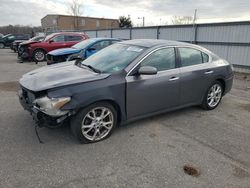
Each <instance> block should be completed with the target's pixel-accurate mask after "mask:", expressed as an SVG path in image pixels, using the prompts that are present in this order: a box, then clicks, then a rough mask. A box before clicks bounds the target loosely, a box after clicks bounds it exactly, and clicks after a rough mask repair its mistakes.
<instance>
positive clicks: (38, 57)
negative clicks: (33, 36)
mask: <svg viewBox="0 0 250 188" xmlns="http://www.w3.org/2000/svg"><path fill="white" fill-rule="evenodd" d="M45 54H46V52H45V51H44V50H42V49H37V50H35V51H34V52H33V55H32V58H33V60H34V61H35V62H41V61H44V60H45Z"/></svg>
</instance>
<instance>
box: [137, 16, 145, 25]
mask: <svg viewBox="0 0 250 188" xmlns="http://www.w3.org/2000/svg"><path fill="white" fill-rule="evenodd" d="M138 19H142V27H144V26H145V17H144V16H143V17H138Z"/></svg>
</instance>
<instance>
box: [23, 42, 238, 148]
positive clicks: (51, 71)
mask: <svg viewBox="0 0 250 188" xmlns="http://www.w3.org/2000/svg"><path fill="white" fill-rule="evenodd" d="M232 82H233V71H232V67H231V65H230V64H229V63H228V62H227V61H226V60H223V59H221V58H219V57H218V56H217V55H215V54H213V53H212V52H210V51H208V50H207V49H205V48H202V47H200V46H196V45H192V44H188V43H181V42H175V41H166V40H130V41H124V42H120V43H117V44H114V45H112V46H110V47H107V48H105V49H103V50H101V51H99V52H98V53H96V54H94V55H93V56H91V57H89V58H88V59H86V60H84V61H76V62H71V63H62V64H59V65H53V66H47V67H43V68H40V69H37V70H34V71H31V72H29V73H27V74H25V75H23V77H22V78H21V79H20V85H21V88H22V89H21V90H20V91H19V99H20V102H21V104H22V105H23V107H24V109H26V110H28V111H30V112H31V114H32V115H33V117H34V119H35V120H36V122H37V123H38V125H39V126H48V127H54V126H59V125H61V124H63V123H64V122H68V121H67V120H70V124H71V129H72V132H73V134H74V135H75V136H76V137H77V138H78V139H79V140H80V141H81V142H83V143H91V142H96V141H100V140H103V139H105V138H107V137H108V136H110V134H111V133H112V131H113V130H114V128H115V127H116V125H118V124H124V123H127V122H130V121H134V120H137V119H140V118H144V117H148V116H152V115H156V114H159V113H165V112H167V111H171V110H176V109H180V108H183V107H187V106H193V105H200V106H201V107H202V108H204V109H206V110H212V109H214V108H216V107H217V106H218V105H219V103H220V101H221V99H222V96H223V95H225V94H226V93H227V92H229V91H230V89H231V87H232Z"/></svg>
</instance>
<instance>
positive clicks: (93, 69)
mask: <svg viewBox="0 0 250 188" xmlns="http://www.w3.org/2000/svg"><path fill="white" fill-rule="evenodd" d="M81 65H83V66H85V67H88V68H89V69H90V70H92V71H94V72H96V73H102V71H100V70H99V69H96V68H95V67H92V66H91V65H86V64H83V63H81Z"/></svg>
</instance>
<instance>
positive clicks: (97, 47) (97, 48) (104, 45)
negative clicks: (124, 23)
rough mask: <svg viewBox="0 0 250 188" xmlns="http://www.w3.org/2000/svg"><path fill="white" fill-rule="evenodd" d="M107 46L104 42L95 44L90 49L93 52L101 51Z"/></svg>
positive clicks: (107, 43) (106, 42)
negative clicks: (93, 50)
mask: <svg viewBox="0 0 250 188" xmlns="http://www.w3.org/2000/svg"><path fill="white" fill-rule="evenodd" d="M109 45H110V43H109V41H107V40H106V41H100V42H97V43H95V44H94V45H92V46H91V47H90V48H93V49H95V50H101V49H103V48H105V47H107V46H109Z"/></svg>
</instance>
